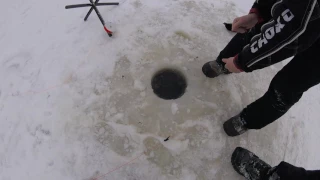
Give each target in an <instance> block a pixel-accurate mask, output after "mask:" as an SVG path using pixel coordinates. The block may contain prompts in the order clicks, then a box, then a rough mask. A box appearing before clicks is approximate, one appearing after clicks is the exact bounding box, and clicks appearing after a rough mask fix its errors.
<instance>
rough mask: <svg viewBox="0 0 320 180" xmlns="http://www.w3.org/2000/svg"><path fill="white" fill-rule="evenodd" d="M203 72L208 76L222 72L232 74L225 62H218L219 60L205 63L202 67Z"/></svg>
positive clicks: (215, 75)
mask: <svg viewBox="0 0 320 180" xmlns="http://www.w3.org/2000/svg"><path fill="white" fill-rule="evenodd" d="M202 72H203V74H204V75H206V76H207V77H208V78H215V77H218V76H219V75H221V74H230V72H229V71H228V70H227V69H225V68H224V65H223V64H221V63H218V60H216V61H209V62H207V63H205V64H204V65H203V67H202Z"/></svg>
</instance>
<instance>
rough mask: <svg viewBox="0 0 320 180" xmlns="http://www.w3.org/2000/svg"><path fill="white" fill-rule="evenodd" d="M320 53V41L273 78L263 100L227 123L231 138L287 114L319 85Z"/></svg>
mask: <svg viewBox="0 0 320 180" xmlns="http://www.w3.org/2000/svg"><path fill="white" fill-rule="evenodd" d="M319 50H320V40H318V41H317V42H316V43H315V44H314V45H313V46H312V47H310V48H309V49H307V50H306V51H304V52H302V53H300V54H299V55H297V56H295V58H293V60H291V61H290V62H289V63H288V64H287V65H286V66H285V67H284V68H283V69H282V70H281V71H279V72H278V74H277V75H276V76H275V77H274V78H273V80H272V82H271V84H270V87H269V89H268V91H267V92H266V93H265V95H264V96H263V97H261V98H260V99H258V100H257V101H255V102H254V103H252V104H250V105H249V106H248V107H246V108H245V109H244V110H243V111H242V112H241V113H240V116H236V117H234V118H231V119H230V120H228V121H227V122H225V124H224V129H225V131H226V133H227V134H228V135H229V136H236V135H239V134H241V133H243V132H245V131H246V130H247V129H261V128H263V127H265V126H267V125H268V124H270V123H272V122H274V121H275V120H277V119H278V118H279V117H281V116H282V115H284V114H285V113H286V112H287V111H288V110H289V109H290V108H291V107H292V106H293V105H294V104H295V103H296V102H298V101H299V99H300V98H301V96H302V94H303V93H304V92H305V91H307V90H308V89H309V88H311V87H313V86H315V85H317V84H319V83H320V71H319V66H320V58H319V57H318V51H319ZM235 122H240V123H235ZM240 130H241V131H240Z"/></svg>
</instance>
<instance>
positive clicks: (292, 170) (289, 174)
mask: <svg viewBox="0 0 320 180" xmlns="http://www.w3.org/2000/svg"><path fill="white" fill-rule="evenodd" d="M271 177H273V178H270V175H268V177H266V179H267V180H270V179H271V180H319V179H320V171H319V170H317V171H307V170H305V169H304V168H299V167H295V166H293V165H291V164H288V163H286V162H281V163H280V164H279V165H278V166H277V167H276V168H275V169H274V171H273V173H272V174H271Z"/></svg>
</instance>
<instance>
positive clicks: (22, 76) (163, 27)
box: [0, 0, 320, 180]
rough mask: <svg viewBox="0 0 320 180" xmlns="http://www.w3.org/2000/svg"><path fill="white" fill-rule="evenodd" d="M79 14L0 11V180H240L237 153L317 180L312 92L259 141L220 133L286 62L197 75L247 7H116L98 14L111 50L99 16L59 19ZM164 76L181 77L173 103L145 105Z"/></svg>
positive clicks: (36, 8)
mask: <svg viewBox="0 0 320 180" xmlns="http://www.w3.org/2000/svg"><path fill="white" fill-rule="evenodd" d="M101 2H102V1H101ZM79 3H88V2H87V1H86V0H81V1H79V0H68V1H65V0H55V1H39V0H28V1H24V0H16V1H3V2H2V4H1V6H0V17H1V18H0V49H1V53H0V82H1V83H0V124H1V125H0V144H1V145H0V179H1V180H20V179H29V180H93V179H96V180H98V179H99V180H107V179H108V180H113V179H114V180H125V179H127V180H150V179H158V180H178V179H183V180H207V179H214V180H241V179H243V177H241V176H239V175H238V174H237V173H236V172H235V171H234V170H233V169H232V166H231V164H230V157H231V153H232V152H233V150H234V149H235V148H236V147H237V146H242V147H244V148H247V149H249V150H251V151H253V152H254V153H256V154H257V155H259V156H260V157H261V158H262V159H264V160H266V161H267V162H268V163H270V164H271V165H273V166H275V165H277V164H278V163H279V162H280V161H283V160H284V161H287V162H289V163H292V164H294V165H297V166H303V167H306V168H309V169H317V168H318V169H320V154H319V150H318V149H319V147H320V145H319V139H320V131H319V128H320V121H319V117H320V111H319V109H320V93H319V92H320V88H319V86H317V87H314V88H312V89H311V90H309V91H308V92H307V93H306V94H305V95H304V96H303V98H302V99H301V101H300V102H299V103H297V104H296V105H295V106H294V107H293V108H292V109H291V110H290V111H289V112H288V113H287V114H286V115H285V116H283V117H282V118H280V120H279V121H277V122H275V123H273V124H272V125H270V126H268V127H266V128H264V129H262V130H260V131H249V132H248V133H246V134H244V135H242V136H240V137H236V138H229V137H227V136H226V135H225V133H224V132H223V129H222V124H223V122H224V121H225V120H227V119H228V118H230V117H232V116H234V115H236V114H237V113H239V112H240V111H241V110H242V109H243V108H244V107H245V106H246V105H248V104H250V103H251V102H253V101H254V100H256V99H257V98H259V97H260V96H262V95H263V93H264V92H265V91H266V89H267V88H268V85H269V83H270V81H271V79H272V77H273V76H274V75H275V74H276V72H277V71H278V70H280V69H281V68H282V67H283V65H285V64H286V63H287V62H288V60H287V61H285V62H281V63H279V64H277V65H274V66H272V67H270V68H266V69H264V70H260V71H256V72H253V73H250V74H245V73H242V74H237V75H228V76H221V77H218V78H216V79H208V78H206V77H204V75H203V74H202V72H201V67H202V65H203V64H204V63H205V62H207V61H210V60H214V59H215V58H216V56H217V55H218V53H219V51H220V50H222V48H223V47H224V46H225V45H226V44H227V43H228V41H229V40H230V39H231V38H232V36H233V35H234V34H233V33H230V32H227V31H226V29H225V28H224V26H223V23H224V22H232V20H233V19H234V18H235V17H237V16H240V15H243V14H246V13H247V11H248V9H250V6H251V4H252V3H253V1H249V0H242V1H238V0H237V1H236V0H233V1H230V0H197V1H195V0H120V5H119V6H113V7H99V9H100V12H101V14H102V16H103V17H104V18H105V20H106V22H107V25H108V27H110V28H111V29H112V30H113V31H114V32H115V34H114V37H112V38H109V37H108V35H107V34H106V33H105V32H104V31H103V27H102V25H101V24H100V21H99V19H98V17H97V16H96V14H94V13H92V15H91V16H90V17H89V19H88V21H87V22H84V21H83V18H84V17H85V15H86V13H87V11H88V10H89V8H79V9H72V10H65V9H64V6H65V5H67V4H79ZM166 67H172V68H176V69H179V70H180V71H181V72H182V73H183V74H184V75H185V76H186V79H187V81H188V87H187V90H186V93H185V94H184V95H183V96H182V97H181V98H180V99H177V100H172V101H166V100H162V99H159V98H158V97H157V96H156V95H154V94H153V91H152V88H151V78H152V75H153V74H154V73H155V72H157V71H158V70H160V69H162V68H166ZM258 120H259V119H257V121H258ZM168 137H169V138H168ZM167 138H168V140H167V141H164V140H165V139H167Z"/></svg>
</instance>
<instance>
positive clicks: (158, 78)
mask: <svg viewBox="0 0 320 180" xmlns="http://www.w3.org/2000/svg"><path fill="white" fill-rule="evenodd" d="M151 86H152V89H153V92H154V93H155V94H156V95H157V96H158V97H159V98H162V99H165V100H171V99H178V98H180V97H181V96H182V95H183V94H184V93H185V91H186V88H187V82H186V79H185V77H184V76H183V74H182V73H181V72H180V71H178V70H176V69H162V70H160V71H158V72H157V73H156V74H155V75H154V76H153V77H152V80H151Z"/></svg>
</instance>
